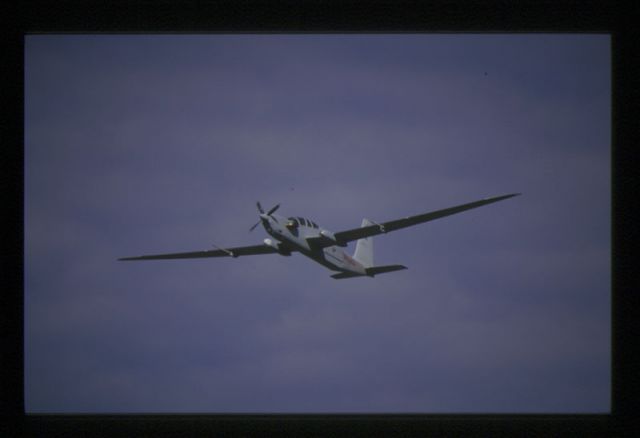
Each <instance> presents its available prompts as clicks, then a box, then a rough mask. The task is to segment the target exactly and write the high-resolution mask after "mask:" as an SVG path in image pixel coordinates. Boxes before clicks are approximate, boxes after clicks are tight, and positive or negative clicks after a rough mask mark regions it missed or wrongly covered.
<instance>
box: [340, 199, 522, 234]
mask: <svg viewBox="0 0 640 438" xmlns="http://www.w3.org/2000/svg"><path fill="white" fill-rule="evenodd" d="M518 195H519V193H512V194H510V195H503V196H496V197H493V198H487V199H481V200H479V201H475V202H470V203H468V204H462V205H457V206H455V207H449V208H445V209H443V210H437V211H432V212H430V213H424V214H418V215H415V216H409V217H405V218H402V219H396V220H393V221H388V222H383V223H381V224H374V225H369V226H366V227H361V228H353V229H351V230H346V231H341V232H339V233H335V237H336V240H337V241H338V242H340V243H343V244H344V243H346V242H351V241H353V240H358V239H363V238H365V237H370V236H376V235H378V234H384V233H388V232H390V231H395V230H399V229H402V228H406V227H410V226H413V225H418V224H421V223H424V222H428V221H432V220H434V219H439V218H441V217H445V216H450V215H452V214H456V213H461V212H463V211H466V210H471V209H472V208H478V207H482V206H483V205H487V204H492V203H494V202H498V201H502V200H504V199H509V198H512V197H514V196H518Z"/></svg>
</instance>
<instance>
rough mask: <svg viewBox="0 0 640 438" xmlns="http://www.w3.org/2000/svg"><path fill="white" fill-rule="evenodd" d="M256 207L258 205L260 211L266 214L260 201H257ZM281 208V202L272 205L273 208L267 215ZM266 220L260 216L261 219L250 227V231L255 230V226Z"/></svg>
mask: <svg viewBox="0 0 640 438" xmlns="http://www.w3.org/2000/svg"><path fill="white" fill-rule="evenodd" d="M256 207H258V211H259V212H260V214H261V215H262V214H265V212H264V210H263V209H262V205H260V202H256ZM279 208H280V204H276V206H275V207H272V208H271V210H269V211H268V212H267V213H266V215H267V216H271V215H272V214H273V213H274V212H275V211H276V210H277V209H279ZM262 220H264V219H263V218H260V220H259V221H258V222H256V223H255V225H254V226H252V227H251V228H249V232H252V231H253V230H255V228H256V227H257V226H258V225H260V221H262Z"/></svg>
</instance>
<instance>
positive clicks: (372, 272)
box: [367, 265, 407, 276]
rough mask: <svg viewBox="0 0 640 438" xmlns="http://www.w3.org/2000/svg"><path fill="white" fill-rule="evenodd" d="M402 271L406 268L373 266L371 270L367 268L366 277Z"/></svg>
mask: <svg viewBox="0 0 640 438" xmlns="http://www.w3.org/2000/svg"><path fill="white" fill-rule="evenodd" d="M402 269H407V267H406V266H402V265H386V266H373V267H371V268H367V275H371V276H373V275H377V274H384V273H386V272H394V271H400V270H402Z"/></svg>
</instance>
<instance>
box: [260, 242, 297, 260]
mask: <svg viewBox="0 0 640 438" xmlns="http://www.w3.org/2000/svg"><path fill="white" fill-rule="evenodd" d="M264 244H265V245H267V246H270V247H271V248H273V249H275V250H276V251H277V252H278V254H280V255H283V256H290V255H291V251H290V250H288V249H286V248H283V247H282V244H281V243H280V242H274V241H273V240H271V239H264Z"/></svg>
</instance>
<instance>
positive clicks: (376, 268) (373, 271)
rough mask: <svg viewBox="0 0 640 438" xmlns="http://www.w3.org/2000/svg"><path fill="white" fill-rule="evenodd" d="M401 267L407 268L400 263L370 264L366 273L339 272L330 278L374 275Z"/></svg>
mask: <svg viewBox="0 0 640 438" xmlns="http://www.w3.org/2000/svg"><path fill="white" fill-rule="evenodd" d="M402 269H407V267H406V266H402V265H386V266H372V267H371V268H367V270H366V272H367V273H366V274H365V275H363V274H358V273H356V272H339V273H337V274H333V275H332V276H331V278H335V279H336V280H342V279H343V278H353V277H375V276H376V275H378V274H385V273H387V272H394V271H400V270H402Z"/></svg>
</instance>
